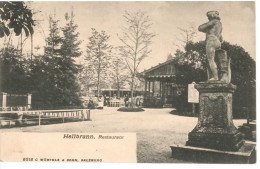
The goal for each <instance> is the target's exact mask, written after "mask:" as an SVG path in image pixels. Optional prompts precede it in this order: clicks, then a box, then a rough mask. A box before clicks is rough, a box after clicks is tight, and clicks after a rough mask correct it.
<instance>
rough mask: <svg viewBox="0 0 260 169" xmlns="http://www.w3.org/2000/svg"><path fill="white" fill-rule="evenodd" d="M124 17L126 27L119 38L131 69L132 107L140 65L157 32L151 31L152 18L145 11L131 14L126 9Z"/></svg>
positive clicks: (146, 55) (122, 53)
mask: <svg viewBox="0 0 260 169" xmlns="http://www.w3.org/2000/svg"><path fill="white" fill-rule="evenodd" d="M123 17H124V18H125V24H126V27H125V28H124V29H123V35H122V37H120V38H119V39H120V40H121V42H122V46H121V47H120V49H121V55H122V56H123V57H124V59H125V62H126V64H127V67H128V69H129V71H130V78H131V83H130V86H131V101H132V103H131V107H133V105H134V103H133V101H134V99H133V94H134V86H135V78H136V74H137V73H138V67H139V65H140V63H141V62H142V61H143V59H144V58H146V57H148V56H149V54H150V53H151V50H150V48H149V47H150V45H151V43H152V38H153V37H154V36H155V34H154V33H152V32H151V26H152V22H151V20H150V18H149V16H147V15H146V14H145V13H144V12H137V13H135V14H130V13H128V12H127V11H126V12H125V14H124V15H123Z"/></svg>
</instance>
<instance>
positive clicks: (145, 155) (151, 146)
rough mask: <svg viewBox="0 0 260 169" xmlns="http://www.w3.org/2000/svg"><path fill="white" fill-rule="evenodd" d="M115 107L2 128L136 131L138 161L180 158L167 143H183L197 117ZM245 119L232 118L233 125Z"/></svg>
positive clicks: (18, 129) (172, 161)
mask: <svg viewBox="0 0 260 169" xmlns="http://www.w3.org/2000/svg"><path fill="white" fill-rule="evenodd" d="M116 110H117V108H111V107H105V108H104V109H103V110H92V111H91V119H92V121H83V122H72V123H63V124H53V125H44V126H40V127H39V126H31V127H23V128H11V129H1V130H0V132H1V131H5V132H6V131H8V132H9V131H10V132H12V131H23V132H67V133H69V132H71V133H72V132H78V133H117V132H118V133H122V132H127V133H129V132H133V133H136V134H137V141H138V142H137V160H138V162H141V163H163V162H164V163H178V162H183V161H180V160H176V159H173V158H172V157H171V149H170V145H172V144H182V145H184V144H185V142H186V141H187V139H188V133H189V132H190V131H191V130H192V129H193V128H194V127H195V125H196V123H197V118H194V117H183V116H177V115H172V114H170V113H169V112H171V111H172V110H173V109H170V108H164V109H145V111H144V112H118V111H116ZM245 122H246V120H234V124H235V125H236V126H238V125H241V124H243V123H245Z"/></svg>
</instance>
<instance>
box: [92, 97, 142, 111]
mask: <svg viewBox="0 0 260 169" xmlns="http://www.w3.org/2000/svg"><path fill="white" fill-rule="evenodd" d="M113 101H117V102H119V103H122V104H124V106H125V107H129V106H130V104H131V103H132V101H131V97H129V96H128V95H125V96H124V97H123V98H117V97H116V95H114V97H107V96H106V95H104V96H102V95H101V96H99V97H98V98H97V97H94V98H93V97H90V98H89V100H88V104H87V108H88V109H95V108H97V109H103V107H104V106H111V102H113ZM142 103H143V99H142V97H141V96H137V97H135V98H134V104H135V106H137V107H140V106H142ZM120 105H121V104H120Z"/></svg>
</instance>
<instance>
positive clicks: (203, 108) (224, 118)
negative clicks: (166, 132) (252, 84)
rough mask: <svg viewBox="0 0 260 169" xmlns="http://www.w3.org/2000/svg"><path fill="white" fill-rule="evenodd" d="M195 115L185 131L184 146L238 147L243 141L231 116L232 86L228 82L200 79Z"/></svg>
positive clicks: (234, 148) (227, 149)
mask: <svg viewBox="0 0 260 169" xmlns="http://www.w3.org/2000/svg"><path fill="white" fill-rule="evenodd" d="M195 88H196V89H197V90H198V91H199V93H200V96H199V100H200V103H199V107H200V108H199V112H200V115H199V119H198V123H197V125H196V127H195V128H194V129H193V130H192V131H191V132H190V133H189V136H188V137H189V139H188V141H187V142H186V146H193V147H202V148H210V149H215V150H223V151H238V150H239V149H240V147H241V146H242V145H243V144H244V140H243V138H242V134H241V133H239V132H238V130H237V129H236V127H235V126H234V124H233V120H232V95H233V93H234V91H235V89H236V86H235V85H233V84H231V83H228V84H224V83H217V82H216V83H200V84H197V85H195Z"/></svg>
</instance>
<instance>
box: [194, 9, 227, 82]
mask: <svg viewBox="0 0 260 169" xmlns="http://www.w3.org/2000/svg"><path fill="white" fill-rule="evenodd" d="M207 17H208V19H209V22H207V23H204V24H202V25H200V26H199V31H200V32H203V33H206V56H207V61H208V67H207V72H208V82H217V81H220V82H221V83H230V80H231V72H230V59H229V58H227V54H226V51H224V50H222V49H221V43H222V41H223V38H222V35H221V33H222V24H221V22H220V17H219V13H218V12H217V11H209V12H207ZM215 56H216V57H215ZM218 70H219V71H218Z"/></svg>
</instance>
